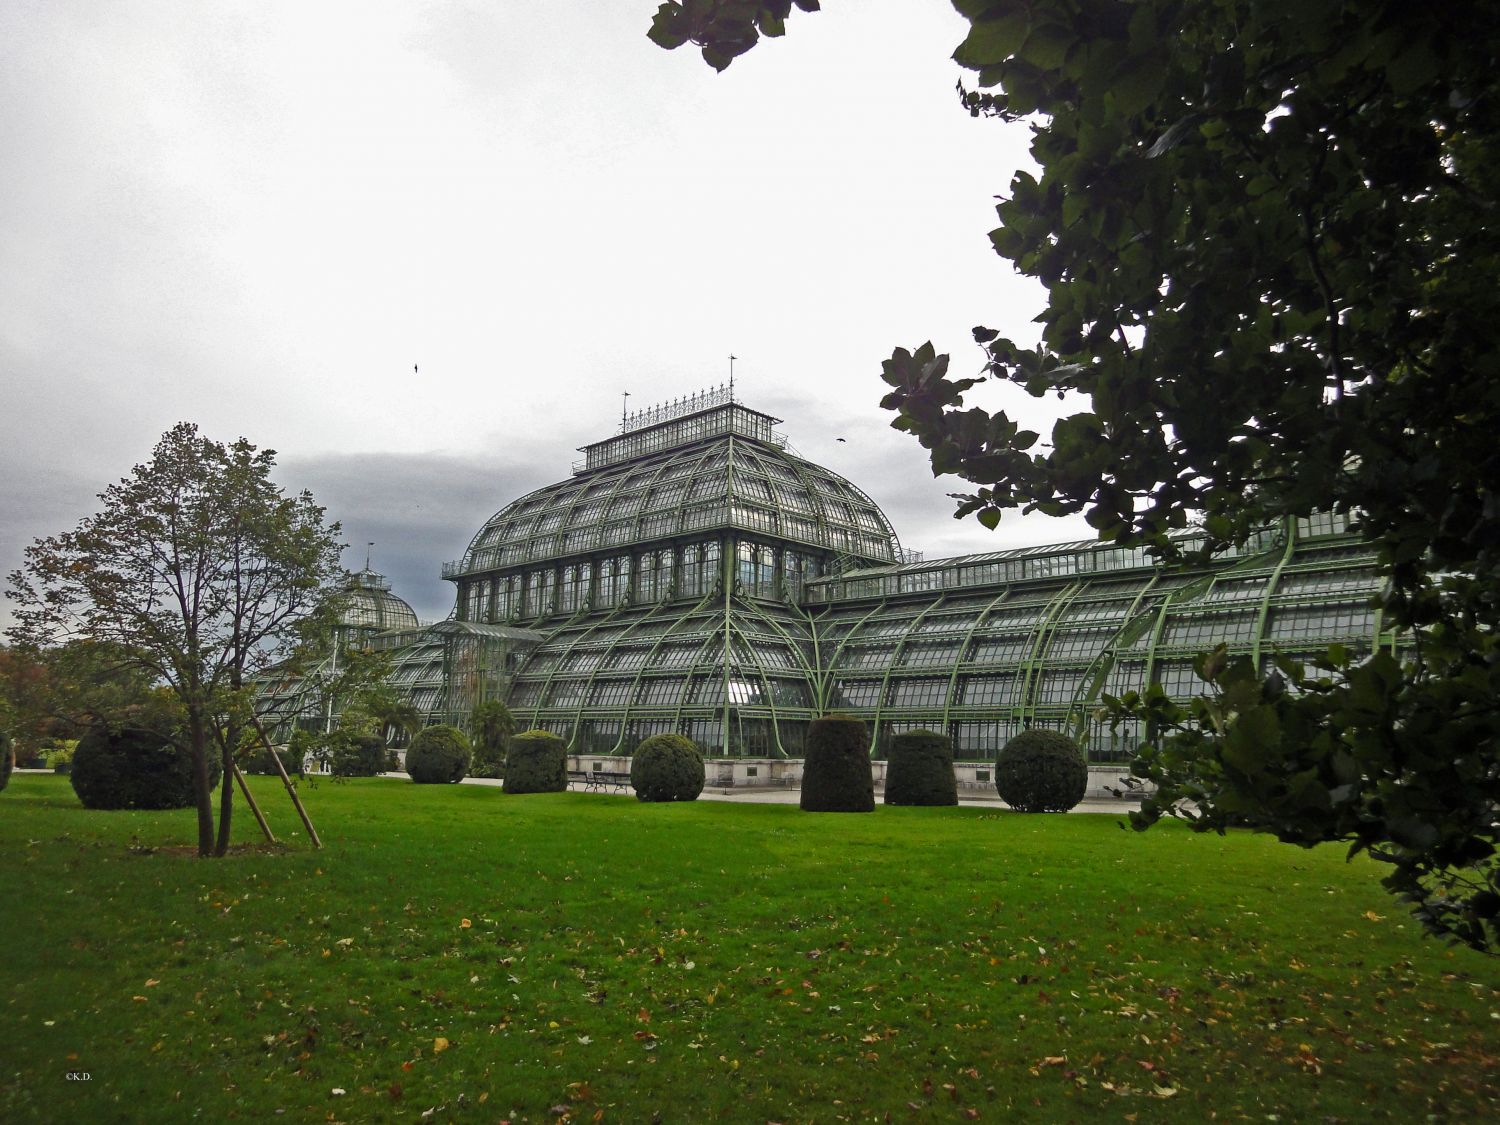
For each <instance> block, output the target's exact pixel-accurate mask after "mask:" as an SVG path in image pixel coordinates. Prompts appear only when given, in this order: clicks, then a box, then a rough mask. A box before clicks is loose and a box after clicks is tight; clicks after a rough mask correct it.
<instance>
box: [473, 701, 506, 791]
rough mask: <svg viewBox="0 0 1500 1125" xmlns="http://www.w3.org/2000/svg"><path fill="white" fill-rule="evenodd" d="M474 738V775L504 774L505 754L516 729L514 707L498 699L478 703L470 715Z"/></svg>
mask: <svg viewBox="0 0 1500 1125" xmlns="http://www.w3.org/2000/svg"><path fill="white" fill-rule="evenodd" d="M469 730H470V731H471V733H472V735H473V742H474V770H473V772H474V776H475V777H504V776H505V756H506V754H507V753H508V752H509V750H510V740H511V738H512V737H514V735H515V733H516V720H515V718H514V717H513V716H512V715H511V713H510V708H508V707H507V706H505V704H504V703H502V702H500V700H498V699H487V700H485V701H484V702H483V703H480V704H478V705H477V706H476V707H475V708H474V711H473V714H472V715H470V717H469Z"/></svg>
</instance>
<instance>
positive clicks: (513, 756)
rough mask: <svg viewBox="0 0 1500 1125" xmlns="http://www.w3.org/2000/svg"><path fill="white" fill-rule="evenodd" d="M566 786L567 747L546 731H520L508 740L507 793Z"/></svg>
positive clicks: (553, 790) (559, 789)
mask: <svg viewBox="0 0 1500 1125" xmlns="http://www.w3.org/2000/svg"><path fill="white" fill-rule="evenodd" d="M567 787H568V746H567V743H565V742H563V740H562V739H561V738H559V737H558V736H557V735H555V734H553V733H552V732H551V731H550V730H523V731H522V732H521V733H520V734H518V735H515V736H513V737H512V738H511V740H510V753H509V754H508V755H507V758H506V764H505V791H506V792H507V793H561V792H562V791H563V790H564V789H566V788H567Z"/></svg>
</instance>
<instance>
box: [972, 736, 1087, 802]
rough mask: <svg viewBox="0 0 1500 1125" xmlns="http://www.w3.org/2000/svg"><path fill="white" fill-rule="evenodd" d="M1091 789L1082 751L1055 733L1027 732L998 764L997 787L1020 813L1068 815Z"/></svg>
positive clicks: (1007, 747) (1012, 742)
mask: <svg viewBox="0 0 1500 1125" xmlns="http://www.w3.org/2000/svg"><path fill="white" fill-rule="evenodd" d="M1088 787H1089V766H1088V762H1087V761H1086V760H1085V759H1084V757H1083V751H1082V750H1080V749H1079V748H1078V743H1076V742H1074V741H1073V740H1072V739H1071V738H1069V737H1068V736H1067V735H1065V734H1060V733H1059V732H1057V731H1055V730H1024V731H1022V732H1021V733H1020V734H1018V735H1016V737H1015V738H1012V739H1011V740H1010V741H1009V742H1007V743H1006V744H1005V749H1003V750H1001V751H1000V760H999V761H998V762H996V763H995V788H996V789H997V790H998V791H999V793H1000V799H1001V800H1002V801H1004V802H1005V803H1006V804H1007V805H1009V806H1010V807H1011V808H1013V809H1015V810H1016V811H1017V812H1067V811H1068V810H1069V809H1071V808H1072V807H1073V806H1074V805H1076V804H1078V802H1079V801H1081V800H1083V795H1084V793H1085V792H1086V791H1087V790H1088Z"/></svg>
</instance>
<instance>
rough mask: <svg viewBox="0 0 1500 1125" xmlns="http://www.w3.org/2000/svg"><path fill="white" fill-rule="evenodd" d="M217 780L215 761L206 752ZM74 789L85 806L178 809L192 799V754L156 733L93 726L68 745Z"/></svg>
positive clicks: (212, 777) (215, 781)
mask: <svg viewBox="0 0 1500 1125" xmlns="http://www.w3.org/2000/svg"><path fill="white" fill-rule="evenodd" d="M208 765H209V781H210V784H213V785H217V784H218V781H219V774H220V769H219V762H218V759H217V758H214V757H212V756H211V757H210V758H209V763H208ZM70 779H71V781H72V782H73V791H74V792H75V793H77V794H78V799H79V800H80V801H82V802H83V804H84V806H85V807H86V808H90V809H181V808H187V807H188V806H190V805H193V804H194V803H195V795H194V793H193V759H192V755H190V754H189V753H188V752H187V751H186V750H183V749H180V748H178V747H177V746H174V745H173V744H172V743H171V742H170V741H168V740H167V739H166V738H164V737H163V736H162V735H160V734H156V733H155V732H153V731H145V730H133V729H126V730H109V729H107V728H103V727H101V728H96V729H95V730H92V731H90V732H89V733H88V734H86V735H84V736H83V738H82V739H80V740H79V743H78V747H77V748H76V749H75V750H74V751H73V772H72V774H71V775H70Z"/></svg>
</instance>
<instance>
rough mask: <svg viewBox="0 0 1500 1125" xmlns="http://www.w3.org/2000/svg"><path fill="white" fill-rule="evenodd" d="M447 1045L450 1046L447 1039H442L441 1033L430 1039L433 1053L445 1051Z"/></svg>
mask: <svg viewBox="0 0 1500 1125" xmlns="http://www.w3.org/2000/svg"><path fill="white" fill-rule="evenodd" d="M449 1046H450V1044H449V1042H448V1040H446V1039H444V1038H443V1037H442V1036H441V1035H439V1036H438V1037H437V1038H436V1039H434V1040H433V1041H432V1053H433V1054H434V1055H435V1054H437V1053H438V1052H440V1051H446V1050H447V1049H448V1047H449Z"/></svg>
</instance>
